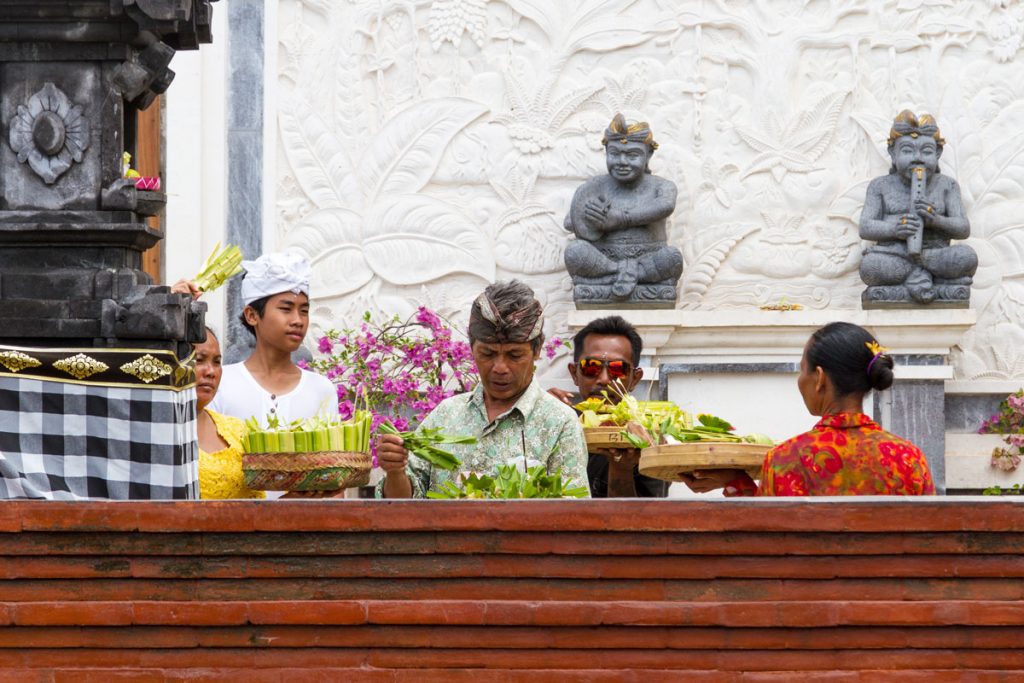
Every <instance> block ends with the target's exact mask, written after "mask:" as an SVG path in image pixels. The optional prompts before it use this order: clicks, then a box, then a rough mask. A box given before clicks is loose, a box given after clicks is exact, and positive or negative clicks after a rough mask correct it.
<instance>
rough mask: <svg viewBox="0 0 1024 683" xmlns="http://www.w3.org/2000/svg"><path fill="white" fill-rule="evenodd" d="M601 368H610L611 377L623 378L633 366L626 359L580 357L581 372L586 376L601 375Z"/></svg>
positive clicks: (609, 375) (609, 376)
mask: <svg viewBox="0 0 1024 683" xmlns="http://www.w3.org/2000/svg"><path fill="white" fill-rule="evenodd" d="M601 368H608V378H609V379H623V378H624V377H626V376H627V375H628V374H629V373H630V371H631V370H632V369H633V366H632V365H630V363H629V362H628V361H624V360H601V359H600V358H580V372H582V373H583V376H584V377H590V378H595V377H600V376H601Z"/></svg>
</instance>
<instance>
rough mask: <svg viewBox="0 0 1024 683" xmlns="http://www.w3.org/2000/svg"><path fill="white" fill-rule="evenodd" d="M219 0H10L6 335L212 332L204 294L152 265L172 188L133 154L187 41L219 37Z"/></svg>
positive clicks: (4, 153) (49, 338)
mask: <svg viewBox="0 0 1024 683" xmlns="http://www.w3.org/2000/svg"><path fill="white" fill-rule="evenodd" d="M210 1H211V0H79V1H77V2H53V1H52V0H51V1H47V0H34V1H32V2H29V1H27V0H7V1H5V2H4V3H2V4H0V130H2V135H0V319H3V320H4V326H3V330H2V331H0V343H2V344H13V345H26V346H107V347H112V346H124V345H126V344H130V345H132V346H135V347H145V348H169V349H173V350H175V351H177V352H178V353H179V354H180V355H186V354H187V353H188V351H189V349H190V344H191V342H193V341H197V340H199V339H201V338H202V337H203V336H204V331H203V327H202V321H203V312H204V311H205V304H198V303H195V302H193V301H191V299H190V298H189V297H188V296H186V295H179V294H171V293H170V292H169V290H168V288H167V287H154V286H152V283H151V281H150V279H149V277H148V276H147V275H146V274H145V273H143V272H142V271H141V265H142V252H143V251H144V250H145V249H147V248H149V247H151V246H153V245H154V244H156V243H157V241H159V240H160V239H161V237H162V235H161V233H160V232H159V231H158V230H154V229H153V228H150V227H149V226H148V225H147V223H146V217H147V216H150V215H156V214H158V213H159V212H160V211H162V208H163V205H164V203H165V197H164V195H162V194H161V193H159V192H140V191H138V190H136V189H135V187H134V185H133V184H132V183H130V182H126V181H125V180H124V179H122V177H121V175H122V172H121V158H122V153H123V152H125V151H129V152H134V151H135V150H134V149H130V147H131V146H132V144H133V141H132V140H130V139H128V138H127V137H126V133H127V132H129V131H130V130H131V129H132V128H133V126H132V125H131V123H132V120H133V118H134V117H135V115H136V113H137V112H138V111H139V110H140V109H144V108H146V107H147V106H149V105H150V104H151V103H152V102H153V100H154V99H155V98H156V96H157V95H158V94H160V93H162V92H163V91H164V90H166V88H167V87H168V85H169V84H170V83H171V81H172V80H173V78H174V73H173V71H171V70H170V69H169V68H168V67H169V64H170V61H171V58H172V57H173V56H174V52H175V50H178V49H194V48H196V47H198V45H199V43H201V42H204V41H205V42H208V41H209V38H210V32H209V22H210V20H211V15H212V12H211V7H210ZM126 340H130V342H129V341H126Z"/></svg>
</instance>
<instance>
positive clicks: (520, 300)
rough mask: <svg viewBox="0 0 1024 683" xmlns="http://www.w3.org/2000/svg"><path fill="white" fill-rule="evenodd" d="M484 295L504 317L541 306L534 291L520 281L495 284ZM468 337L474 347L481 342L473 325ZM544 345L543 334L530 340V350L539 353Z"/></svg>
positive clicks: (488, 286)
mask: <svg viewBox="0 0 1024 683" xmlns="http://www.w3.org/2000/svg"><path fill="white" fill-rule="evenodd" d="M484 293H485V294H486V295H487V297H488V298H489V299H490V300H491V301H492V302H493V303H494V306H495V307H496V308H497V309H498V312H499V313H500V314H501V315H503V316H505V315H508V314H510V313H514V312H515V311H520V310H522V309H524V308H528V307H530V305H536V306H538V307H539V306H540V304H539V303H537V299H536V297H535V296H534V295H533V290H532V289H530V288H529V286H527V285H525V284H523V283H522V282H520V281H519V280H509V281H508V282H495V283H494V284H491V285H487V289H485V290H484ZM467 336H468V337H469V344H470V346H472V345H473V342H476V341H479V339H477V338H476V337H474V335H473V327H472V325H470V328H469V330H468V335H467ZM543 343H544V334H543V333H542V334H539V335H537V336H536V337H534V338H533V339H531V340H530V349H531V350H532V351H533V352H534V353H537V351H538V350H539V349H540V347H541V345H542V344H543Z"/></svg>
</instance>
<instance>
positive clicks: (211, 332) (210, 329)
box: [206, 325, 220, 342]
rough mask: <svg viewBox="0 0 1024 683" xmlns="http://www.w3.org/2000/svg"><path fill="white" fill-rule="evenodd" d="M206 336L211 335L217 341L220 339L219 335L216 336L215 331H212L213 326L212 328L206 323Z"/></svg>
mask: <svg viewBox="0 0 1024 683" xmlns="http://www.w3.org/2000/svg"><path fill="white" fill-rule="evenodd" d="M206 336H207V337H213V338H214V339H216V340H217V341H218V342H219V341H220V337H218V336H217V333H216V332H214V331H213V328H212V327H210V326H209V325H207V326H206Z"/></svg>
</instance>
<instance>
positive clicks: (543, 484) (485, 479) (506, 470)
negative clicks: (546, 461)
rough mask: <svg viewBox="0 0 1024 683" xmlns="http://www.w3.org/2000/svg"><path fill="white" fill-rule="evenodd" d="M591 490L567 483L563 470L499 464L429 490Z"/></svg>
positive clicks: (567, 494) (520, 493)
mask: <svg viewBox="0 0 1024 683" xmlns="http://www.w3.org/2000/svg"><path fill="white" fill-rule="evenodd" d="M587 493H588V491H587V488H586V487H585V486H572V487H570V486H567V485H566V483H565V482H564V481H563V480H562V472H561V470H559V471H558V472H556V473H555V474H548V473H547V472H546V471H545V470H544V467H543V466H541V465H536V466H534V467H531V468H530V469H529V470H528V471H527V472H526V473H525V474H524V473H523V472H522V471H520V469H519V468H518V467H516V466H515V465H499V466H498V471H497V473H496V474H495V475H494V476H487V475H484V476H480V475H478V474H470V475H468V476H464V477H462V479H461V484H455V483H454V482H451V481H446V482H444V484H443V485H442V486H441V490H440V491H437V492H434V491H430V492H428V493H427V498H447V499H456V498H481V499H513V498H515V499H519V498H583V497H584V496H586V495H587Z"/></svg>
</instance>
